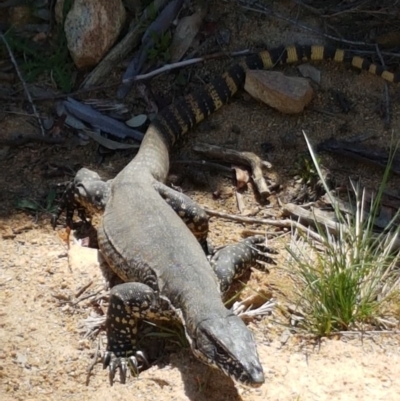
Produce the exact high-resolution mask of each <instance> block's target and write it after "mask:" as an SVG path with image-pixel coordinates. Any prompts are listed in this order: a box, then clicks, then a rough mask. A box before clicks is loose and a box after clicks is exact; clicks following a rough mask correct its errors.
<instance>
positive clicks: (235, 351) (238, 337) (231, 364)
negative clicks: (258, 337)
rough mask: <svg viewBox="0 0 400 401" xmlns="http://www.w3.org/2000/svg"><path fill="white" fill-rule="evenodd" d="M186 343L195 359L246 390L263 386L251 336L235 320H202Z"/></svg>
mask: <svg viewBox="0 0 400 401" xmlns="http://www.w3.org/2000/svg"><path fill="white" fill-rule="evenodd" d="M190 342H191V348H192V350H193V353H194V354H195V355H196V357H197V358H198V359H200V360H201V361H203V362H204V363H205V364H207V365H210V366H213V367H215V368H217V369H219V370H222V371H223V372H224V373H225V374H226V375H228V376H230V377H231V378H232V379H233V380H234V381H237V382H238V383H240V384H244V385H247V386H250V387H259V386H261V385H262V384H263V383H264V380H265V379H264V373H263V368H262V366H261V364H260V361H259V359H258V354H257V349H256V344H255V341H254V338H253V334H252V333H251V331H250V330H249V329H248V328H247V327H246V325H245V324H244V323H243V321H242V320H241V319H240V318H239V317H237V316H235V315H228V316H226V317H224V318H220V317H219V318H214V319H207V320H203V321H202V322H201V323H200V324H198V326H197V327H196V330H195V333H194V336H191V338H190Z"/></svg>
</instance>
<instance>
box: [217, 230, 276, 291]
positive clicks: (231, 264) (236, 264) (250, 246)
mask: <svg viewBox="0 0 400 401" xmlns="http://www.w3.org/2000/svg"><path fill="white" fill-rule="evenodd" d="M265 252H267V253H271V254H276V253H277V252H276V251H274V250H273V249H271V248H269V247H267V246H266V245H265V237H264V236H262V235H254V236H252V237H248V238H246V239H244V240H243V241H240V242H238V243H236V244H231V245H227V246H225V247H223V248H221V249H220V250H218V251H217V252H216V253H215V254H214V255H213V256H212V257H211V260H210V263H211V267H212V268H213V270H214V273H215V274H216V276H217V278H218V281H219V283H220V290H221V292H222V293H223V294H224V293H225V292H226V291H227V290H228V289H229V287H230V285H231V284H232V281H233V280H234V279H236V278H238V277H240V276H241V275H243V274H244V273H245V272H246V270H248V269H250V267H252V266H254V265H259V262H260V261H262V262H266V263H270V264H276V263H275V261H274V260H273V258H272V257H270V256H269V255H266V254H265Z"/></svg>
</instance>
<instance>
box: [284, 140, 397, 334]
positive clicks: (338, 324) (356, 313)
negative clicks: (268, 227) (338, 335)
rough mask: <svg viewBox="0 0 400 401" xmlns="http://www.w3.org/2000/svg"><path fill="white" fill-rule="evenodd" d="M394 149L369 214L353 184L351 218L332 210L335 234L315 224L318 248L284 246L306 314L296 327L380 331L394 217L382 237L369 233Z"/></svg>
mask: <svg viewBox="0 0 400 401" xmlns="http://www.w3.org/2000/svg"><path fill="white" fill-rule="evenodd" d="M306 141H307V145H308V148H309V151H310V154H311V157H312V160H313V162H314V165H315V168H316V170H317V172H318V175H319V177H320V179H321V181H322V182H323V185H324V187H325V190H326V192H327V194H328V196H330V197H331V202H332V204H333V205H337V203H336V202H335V200H334V199H333V197H332V195H331V193H330V192H329V188H328V187H327V185H326V182H325V181H324V178H323V175H322V173H321V169H320V166H319V164H318V160H317V159H316V157H315V154H314V153H313V150H312V148H311V146H310V143H309V142H308V139H307V137H306ZM396 150H397V145H396V146H395V147H394V149H392V150H391V156H390V161H389V163H388V166H387V167H386V170H385V172H384V175H383V178H382V181H381V183H380V186H379V189H378V191H377V195H376V197H375V199H374V200H373V201H372V202H371V207H370V210H369V213H367V212H366V202H365V191H363V190H362V189H361V187H360V185H359V184H354V183H352V190H353V192H354V198H355V205H354V211H355V213H354V215H352V216H349V215H346V214H344V213H343V212H342V211H340V210H339V208H338V207H335V218H336V220H337V222H338V230H337V233H336V234H335V235H333V234H332V233H329V232H328V230H327V229H326V228H325V227H322V226H321V225H319V224H318V223H317V222H315V225H316V227H317V231H318V233H319V235H320V237H321V239H322V242H321V243H316V242H315V241H313V240H311V239H310V238H308V237H307V236H305V235H304V234H299V233H295V234H296V235H295V236H294V238H296V239H294V240H293V241H292V243H291V245H290V247H288V251H289V254H290V256H291V258H290V264H291V266H290V268H291V269H292V270H293V271H294V274H295V278H296V280H297V281H299V282H300V286H299V288H298V290H297V296H298V303H299V306H300V307H301V309H302V310H303V311H304V312H305V314H306V316H305V319H304V320H303V321H302V323H301V324H302V325H303V326H304V328H305V329H307V330H308V331H311V332H312V333H314V334H317V335H319V336H325V335H329V334H331V333H332V332H336V331H345V330H354V329H360V328H362V327H365V325H366V324H370V325H372V326H374V327H376V326H379V325H380V319H381V317H382V314H383V310H384V308H383V306H384V305H385V303H386V301H387V300H388V299H390V297H392V296H393V295H394V294H395V293H396V291H397V290H396V288H397V287H398V283H399V277H400V272H399V269H398V267H397V266H398V262H399V252H398V251H396V246H395V245H397V239H398V236H399V230H400V228H399V226H398V225H397V224H396V220H397V218H398V217H399V213H397V214H396V216H395V217H394V218H393V219H392V220H391V221H390V222H389V223H388V225H387V227H386V228H385V229H384V230H383V231H382V232H381V233H377V232H375V230H374V220H375V218H376V217H377V216H378V214H379V211H380V205H381V200H382V194H383V191H384V189H385V187H386V183H387V181H388V178H389V172H390V165H391V163H392V161H393V156H394V154H395V151H396ZM297 234H298V235H297Z"/></svg>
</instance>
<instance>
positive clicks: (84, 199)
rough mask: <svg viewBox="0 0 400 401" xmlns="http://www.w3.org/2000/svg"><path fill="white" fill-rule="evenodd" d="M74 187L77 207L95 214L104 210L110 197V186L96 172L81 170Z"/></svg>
mask: <svg viewBox="0 0 400 401" xmlns="http://www.w3.org/2000/svg"><path fill="white" fill-rule="evenodd" d="M72 185H73V192H74V194H73V196H74V202H75V204H76V205H79V206H80V207H83V208H84V209H85V210H86V211H87V212H89V213H93V214H94V213H98V212H101V211H102V210H104V208H105V206H106V203H107V201H108V198H109V197H110V184H109V183H108V182H105V181H102V179H101V178H100V176H99V175H98V174H97V173H96V172H94V171H91V170H89V169H87V168H81V169H80V170H79V171H78V172H77V174H76V176H75V178H74V181H73V183H72Z"/></svg>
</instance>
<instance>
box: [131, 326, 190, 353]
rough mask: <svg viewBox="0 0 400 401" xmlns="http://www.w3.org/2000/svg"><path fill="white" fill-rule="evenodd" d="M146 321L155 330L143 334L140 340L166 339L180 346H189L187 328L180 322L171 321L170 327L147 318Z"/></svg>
mask: <svg viewBox="0 0 400 401" xmlns="http://www.w3.org/2000/svg"><path fill="white" fill-rule="evenodd" d="M145 323H146V324H147V325H149V326H152V327H153V330H152V331H150V332H148V333H145V334H143V336H141V339H140V341H139V344H140V342H142V341H145V340H146V339H148V338H156V339H165V340H168V341H170V342H171V343H173V344H175V345H177V346H178V347H179V348H188V346H189V343H188V340H187V338H186V334H185V329H184V328H183V326H182V325H181V324H179V323H178V322H173V321H172V322H171V323H170V324H169V325H168V327H167V326H166V325H160V324H157V323H154V322H150V321H147V320H145Z"/></svg>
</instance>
